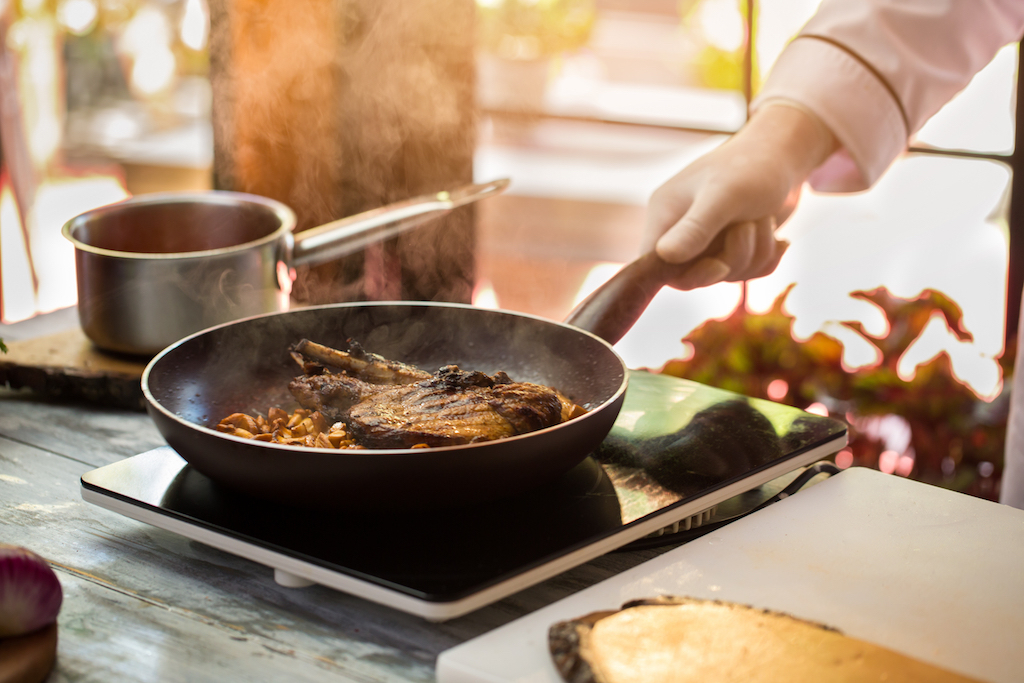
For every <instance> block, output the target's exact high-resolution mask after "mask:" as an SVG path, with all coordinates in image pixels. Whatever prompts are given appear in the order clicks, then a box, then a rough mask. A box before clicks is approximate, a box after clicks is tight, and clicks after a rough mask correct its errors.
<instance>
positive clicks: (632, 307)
mask: <svg viewBox="0 0 1024 683" xmlns="http://www.w3.org/2000/svg"><path fill="white" fill-rule="evenodd" d="M723 234H724V233H719V235H718V237H716V238H715V239H714V240H712V242H711V245H710V246H709V247H708V248H707V249H706V250H704V252H703V253H702V254H701V255H700V256H697V257H695V258H692V259H690V260H689V261H685V262H684V263H668V262H667V261H664V260H663V259H662V258H661V257H659V256H658V255H657V254H656V253H654V252H653V251H652V252H648V253H646V254H644V255H643V256H641V257H640V258H638V259H636V260H635V261H633V262H632V263H628V264H626V265H625V266H624V267H623V268H622V270H620V271H619V272H618V273H616V274H615V276H614V277H612V278H611V279H610V280H608V281H607V282H605V283H604V284H603V285H601V286H600V287H598V288H597V289H596V290H594V292H593V293H591V295H590V296H588V297H587V298H586V299H584V300H583V301H582V302H581V303H580V304H579V306H577V307H576V308H575V309H574V310H573V311H572V313H570V314H569V317H567V318H566V319H565V322H566V323H568V324H570V325H574V326H575V327H579V328H580V329H583V330H586V331H587V332H590V333H592V334H595V335H597V336H598V337H600V338H601V339H604V340H605V341H606V342H608V343H609V344H615V343H617V342H618V341H619V340H620V339H622V338H623V337H624V336H626V333H627V332H629V330H630V329H631V328H632V327H633V325H634V324H635V323H636V321H637V320H638V319H639V318H640V316H641V315H642V314H643V312H644V311H645V310H647V306H648V305H649V304H650V303H651V299H653V298H654V295H655V294H657V293H658V292H660V291H661V288H662V287H664V286H665V285H667V284H668V283H669V282H670V281H672V280H673V279H674V278H676V277H678V276H679V275H682V274H683V273H684V272H685V271H686V269H687V268H689V267H690V266H692V265H693V264H694V263H696V262H697V261H699V260H700V259H702V258H704V257H705V256H706V255H709V254H717V253H719V252H720V251H721V245H722V244H723V243H724V237H723Z"/></svg>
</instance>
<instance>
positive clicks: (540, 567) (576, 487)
mask: <svg viewBox="0 0 1024 683" xmlns="http://www.w3.org/2000/svg"><path fill="white" fill-rule="evenodd" d="M629 381H630V384H629V390H628V392H627V395H626V400H625V404H624V405H623V408H622V411H621V413H620V415H619V417H618V419H617V421H616V423H615V427H614V428H613V429H612V431H611V433H610V434H609V436H608V437H607V438H606V439H605V441H604V442H603V444H602V445H601V447H600V448H599V449H598V450H597V451H596V452H595V453H593V454H592V455H591V456H590V457H588V458H587V459H586V460H584V461H583V462H582V463H581V464H580V465H578V466H577V467H575V468H574V469H573V470H571V471H569V472H568V473H566V474H565V475H563V476H562V477H560V478H559V479H557V480H555V481H553V482H551V483H550V484H548V485H545V486H543V487H542V488H539V489H535V490H533V491H531V492H529V493H528V494H525V495H521V496H517V497H514V498H506V499H502V500H499V501H493V502H490V503H486V504H479V505H474V506H471V507H461V508H454V509H448V510H433V511H424V512H415V513H408V512H407V513H402V514H396V515H387V514H380V513H373V514H369V513H359V512H353V511H328V512H325V511H322V510H309V509H303V508H298V507H289V506H286V505H281V504H276V503H268V502H266V501H263V500H256V499H253V498H249V497H247V496H244V495H241V494H238V493H235V492H233V491H231V490H228V489H225V488H222V487H221V486H219V485H218V484H216V483H215V482H213V481H212V480H210V479H209V478H207V477H206V476H205V475H203V474H200V473H199V472H198V471H196V470H195V469H193V468H192V467H191V466H189V465H188V464H187V463H186V462H185V461H184V460H182V459H181V458H180V457H179V456H178V455H177V454H176V453H175V452H174V451H173V450H171V449H170V448H169V447H163V448H158V449H155V450H153V451H149V452H146V453H143V454H140V455H137V456H135V457H132V458H129V459H127V460H124V461H121V462H118V463H114V464H112V465H108V466H106V467H101V468H99V469H96V470H93V471H91V472H88V473H86V474H85V475H83V477H82V491H83V497H84V498H85V499H86V500H88V501H89V502H93V503H96V504H98V505H101V506H103V507H107V508H110V509H112V510H115V511H117V512H120V513H122V514H125V515H127V516H129V517H133V518H136V519H140V520H142V521H145V522H147V523H150V524H154V525H156V526H161V527H164V528H168V529H170V530H172V531H175V532H177V533H181V534H183V535H186V536H189V537H192V538H196V539H197V540H201V541H203V542H206V543H209V544H211V545H215V546H220V547H222V548H224V549H226V550H228V551H229V552H234V553H236V554H239V555H242V556H246V557H249V558H250V559H254V560H256V561H258V562H262V563H264V564H268V565H270V566H272V567H275V568H277V569H278V570H279V571H287V573H288V574H287V575H295V576H299V577H304V578H306V579H308V580H311V581H314V582H317V583H323V584H325V585H332V586H333V587H335V588H338V589H340V590H347V591H350V592H356V593H358V594H363V595H366V596H367V597H369V598H370V599H374V600H377V601H379V602H385V603H388V604H392V605H393V606H396V607H398V608H399V609H404V610H406V611H410V612H414V613H420V614H421V615H423V616H426V617H428V618H437V619H441V618H449V617H451V616H457V615H458V614H461V613H465V612H466V611H469V610H471V609H475V608H476V607H479V606H482V605H483V604H486V603H487V602H491V601H493V600H497V599H500V598H501V597H504V596H505V595H508V594H510V593H512V592H514V591H515V590H519V589H521V588H523V587H525V586H527V585H530V584H531V583H535V582H537V581H540V580H543V579H544V578H547V577H548V576H551V575H554V574H556V573H558V572H560V571H564V570H565V569H568V568H569V567H571V566H575V565H577V564H580V563H582V562H585V561H587V560H589V559H592V558H593V557H596V556H598V555H600V554H603V553H605V552H608V551H610V550H613V549H615V548H618V547H621V546H623V545H626V544H628V543H632V542H636V541H637V540H638V539H642V538H644V537H647V536H649V534H651V532H655V531H657V530H658V529H661V528H662V527H666V526H669V525H671V524H673V523H676V522H679V521H680V520H684V519H690V518H691V517H692V516H693V515H696V514H698V513H701V512H702V511H704V510H707V509H708V508H710V507H712V506H714V505H716V504H718V503H721V502H723V501H725V500H727V499H729V498H731V497H734V496H736V495H737V494H740V493H742V492H744V491H748V490H750V489H752V488H756V487H759V486H761V485H763V484H766V483H767V482H769V481H772V480H775V479H777V478H778V477H780V476H782V475H784V474H787V473H790V472H793V471H794V470H797V469H799V468H801V467H803V466H805V465H807V464H809V463H812V462H815V461H817V460H820V459H822V458H824V457H827V456H828V455H831V454H832V453H835V452H836V451H838V450H839V449H840V448H841V447H842V446H843V445H844V444H845V440H846V425H845V424H843V423H841V422H838V421H836V420H832V419H828V418H823V417H819V416H816V415H812V414H808V413H805V412H803V411H801V410H797V409H795V408H792V407H788V406H783V405H780V404H776V403H772V402H769V401H762V400H757V399H750V398H746V397H742V396H739V395H736V394H732V393H729V392H726V391H721V390H718V389H712V388H709V387H706V386H702V385H699V384H696V383H694V382H689V381H686V380H680V379H677V378H673V377H668V376H664V375H657V374H652V373H648V372H641V371H633V372H631V374H630V380H629ZM380 495H381V496H387V495H388V492H387V491H386V490H382V491H380ZM365 587H372V588H373V589H374V590H373V591H369V594H367V592H366V591H363V590H362V589H363V588H365Z"/></svg>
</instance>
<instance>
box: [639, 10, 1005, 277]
mask: <svg viewBox="0 0 1024 683" xmlns="http://www.w3.org/2000/svg"><path fill="white" fill-rule="evenodd" d="M1022 32H1024V2H1021V1H1020V0H825V2H824V3H823V4H822V6H821V7H820V9H819V10H818V12H817V14H815V16H814V17H813V18H812V19H811V20H810V21H809V22H808V24H807V26H806V27H805V28H804V29H803V31H801V33H800V35H799V36H798V37H797V38H796V39H795V40H794V41H793V42H792V43H791V44H790V45H789V46H788V47H787V48H786V50H785V51H784V52H783V53H782V55H781V56H780V57H779V60H778V61H777V62H776V65H775V67H774V68H773V69H772V73H771V74H770V76H769V78H768V80H767V82H766V83H765V86H764V88H763V89H762V91H761V94H760V95H759V97H758V98H757V99H756V100H755V102H754V103H753V107H752V109H753V113H752V115H751V118H750V120H749V121H748V123H747V124H746V125H745V126H744V128H743V129H741V130H740V131H739V132H738V133H737V134H736V135H735V136H733V138H732V139H730V140H729V141H728V142H727V143H725V144H724V145H722V146H721V147H719V148H718V149H716V150H714V151H713V152H711V153H709V154H708V155H706V156H704V157H702V158H701V159H699V160H697V161H696V162H695V163H694V164H692V165H690V166H688V167H687V168H685V169H683V171H682V172H680V173H679V174H678V175H676V176H675V177H673V178H672V179H670V180H669V181H668V182H667V183H665V185H663V186H662V187H661V188H659V189H658V190H657V191H655V193H654V195H653V196H652V198H651V201H650V205H649V214H648V223H647V231H646V233H645V246H646V247H647V248H649V249H651V248H655V249H656V250H657V252H658V254H659V255H660V256H661V257H662V258H664V259H665V260H667V261H669V262H676V263H678V262H682V261H685V260H688V259H690V258H693V257H694V256H695V255H697V254H699V253H700V252H701V251H703V250H704V248H706V247H707V245H708V244H709V243H710V242H711V240H712V239H713V238H714V237H715V235H717V234H718V233H719V232H721V231H722V230H726V229H727V230H728V232H727V233H726V235H727V237H726V242H725V244H726V246H725V249H724V250H723V252H722V253H720V254H717V255H716V257H715V258H706V259H703V260H702V261H701V262H700V263H699V264H698V265H697V266H696V267H695V268H693V269H691V271H690V272H689V273H688V274H686V275H684V276H682V278H680V279H679V280H678V281H676V282H675V283H674V284H676V286H679V287H681V288H684V289H688V288H693V287H698V286H704V285H708V284H711V283H713V282H717V281H719V280H723V279H728V280H743V279H749V278H752V277H758V276H760V275H765V274H767V273H768V272H771V270H773V269H774V268H775V265H776V264H777V263H778V260H779V258H781V255H782V251H783V249H784V245H783V244H781V243H778V242H776V241H775V239H774V237H773V234H772V231H773V230H774V228H775V227H776V226H777V225H779V224H781V223H782V221H783V220H785V218H786V217H787V216H788V215H789V212H790V211H791V210H792V207H793V204H794V202H795V198H796V196H797V194H798V192H799V190H800V187H801V186H802V185H803V183H804V182H805V181H810V184H811V185H812V187H814V188H815V189H819V190H826V191H856V190H863V189H866V188H867V187H870V185H871V184H873V183H874V182H875V181H876V180H877V179H878V178H879V177H880V176H881V175H882V173H883V172H884V171H885V170H886V169H887V168H888V166H889V164H890V163H892V161H893V159H895V158H896V157H897V156H898V155H899V154H900V153H901V152H902V151H903V150H904V149H905V148H906V144H907V140H908V139H909V137H910V135H911V134H912V133H914V132H916V131H917V130H918V129H919V128H920V127H921V126H922V125H923V124H924V123H925V122H926V121H927V120H928V118H930V117H931V116H932V115H933V114H934V113H935V112H936V111H938V109H939V108H940V107H941V106H942V105H943V104H944V103H945V102H946V101H948V99H949V98H951V97H952V96H953V95H955V94H956V93H957V92H959V91H960V90H961V89H963V87H965V86H966V85H967V83H969V82H970V79H971V78H972V77H973V75H974V74H975V73H976V72H977V71H978V70H980V69H981V68H982V67H984V66H985V65H986V64H987V63H988V62H989V61H990V60H991V59H992V57H993V56H994V55H995V53H996V52H997V51H998V50H999V48H1001V47H1002V46H1003V45H1005V44H1007V43H1009V42H1012V41H1013V40H1017V39H1019V38H1020V36H1021V33H1022ZM782 103H789V104H790V105H792V106H789V107H787V106H777V105H779V104H782ZM823 129H824V131H825V132H824V133H822V130H823Z"/></svg>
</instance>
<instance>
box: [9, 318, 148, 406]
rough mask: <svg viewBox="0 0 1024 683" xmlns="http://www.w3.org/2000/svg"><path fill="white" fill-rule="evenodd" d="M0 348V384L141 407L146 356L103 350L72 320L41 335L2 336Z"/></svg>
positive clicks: (63, 396) (64, 397)
mask: <svg viewBox="0 0 1024 683" xmlns="http://www.w3.org/2000/svg"><path fill="white" fill-rule="evenodd" d="M7 349H8V351H7V353H5V354H0V386H2V385H5V384H6V385H7V386H9V387H11V388H12V389H29V390H31V391H33V392H35V393H37V394H40V395H42V396H47V397H52V398H60V399H67V400H72V401H88V402H94V403H102V404H104V405H109V406H113V407H117V408H129V409H133V410H142V409H143V407H144V403H143V397H142V383H141V380H142V372H143V371H144V370H145V369H146V360H145V359H138V358H133V357H128V356H118V355H113V354H109V353H106V352H104V351H101V350H99V349H98V348H96V346H95V345H93V343H92V342H91V341H89V339H88V338H87V337H86V336H85V333H84V332H82V329H81V328H80V327H78V326H75V327H73V328H71V329H67V330H63V331H61V332H56V333H53V334H49V335H46V336H41V337H36V338H33V339H22V340H18V341H8V342H7Z"/></svg>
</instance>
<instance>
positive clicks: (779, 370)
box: [662, 286, 1014, 497]
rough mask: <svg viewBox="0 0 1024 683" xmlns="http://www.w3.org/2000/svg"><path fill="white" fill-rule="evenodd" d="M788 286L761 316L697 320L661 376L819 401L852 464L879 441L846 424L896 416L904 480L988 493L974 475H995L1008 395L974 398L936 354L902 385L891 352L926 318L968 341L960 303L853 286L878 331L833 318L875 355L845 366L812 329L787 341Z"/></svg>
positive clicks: (871, 458) (867, 460)
mask: <svg viewBox="0 0 1024 683" xmlns="http://www.w3.org/2000/svg"><path fill="white" fill-rule="evenodd" d="M791 289H792V286H791V287H790V288H788V289H787V290H786V291H785V292H783V293H782V294H781V295H780V296H779V297H778V298H777V299H776V300H775V302H774V303H773V305H772V308H771V310H769V311H768V312H766V313H763V314H753V313H750V312H749V311H747V309H746V308H745V307H744V306H742V305H741V306H739V307H737V308H736V310H735V311H733V313H732V314H731V315H730V316H729V317H727V318H725V319H723V320H709V321H707V322H705V323H704V324H703V325H701V326H700V327H698V328H696V329H695V330H693V332H691V333H690V334H689V335H688V336H687V337H686V338H684V340H683V341H684V342H686V343H688V344H690V345H691V346H692V347H693V356H692V357H691V358H689V359H686V360H683V359H677V360H672V361H670V362H668V363H667V364H666V365H665V366H664V367H663V368H662V372H664V373H666V374H669V375H674V376H677V377H685V378H687V379H691V380H694V381H696V382H700V383H702V384H707V385H709V386H715V387H719V388H723V389H727V390H729V391H734V392H737V393H740V394H744V395H747V396H752V397H757V398H769V395H768V387H769V385H771V384H772V383H773V382H775V385H774V388H775V389H776V391H779V388H780V387H785V395H784V396H781V397H780V395H779V394H778V393H773V396H772V400H775V401H778V402H780V403H787V404H790V405H794V406H797V407H799V408H807V407H808V406H809V405H810V404H811V403H815V402H820V403H823V404H824V405H826V406H827V407H828V408H829V411H830V413H831V414H832V415H833V416H836V417H839V418H841V419H844V420H846V421H847V422H848V423H850V424H851V430H850V433H851V435H850V442H851V447H852V449H853V451H854V454H855V457H856V460H855V462H856V464H861V465H868V466H875V465H877V462H878V455H879V453H880V452H881V450H882V445H880V444H876V443H868V441H867V440H866V437H865V436H864V435H863V434H859V433H858V432H857V429H856V427H855V425H856V424H858V423H859V421H861V420H862V419H863V418H868V417H872V416H887V415H896V416H899V417H901V418H903V419H904V420H905V421H906V422H907V423H908V424H909V426H910V430H911V448H912V449H913V453H914V456H915V465H914V470H913V473H912V476H914V477H915V478H917V479H921V480H924V481H929V482H931V483H938V484H942V485H948V486H950V487H951V488H956V489H957V490H964V491H966V492H968V493H975V494H977V495H986V496H988V497H993V496H994V495H995V494H994V493H993V491H994V489H992V488H991V486H989V488H985V487H984V485H983V484H984V481H982V480H983V479H985V477H982V476H980V475H978V474H977V472H978V471H979V470H980V471H985V470H989V471H990V473H991V474H993V475H995V477H998V474H999V470H1000V469H1001V464H1002V448H1003V444H1004V442H1005V427H1006V413H1007V406H1006V403H1007V401H1006V397H1007V394H1008V392H1006V391H1005V390H1004V392H1003V395H1002V396H1000V397H999V398H997V399H996V400H995V401H991V402H989V401H984V400H982V399H980V398H979V397H978V396H977V394H975V392H974V391H973V390H972V389H971V388H970V387H969V386H968V385H966V384H965V383H964V382H962V381H960V380H959V379H958V378H957V377H956V376H955V375H954V373H953V369H952V363H951V361H950V358H949V356H948V354H946V353H945V352H942V353H940V354H938V355H937V356H936V357H935V358H933V359H931V360H930V361H928V362H926V363H923V364H921V365H919V366H918V367H917V368H916V371H915V374H914V376H913V378H912V379H910V380H909V381H908V380H904V379H903V378H901V377H900V376H899V374H898V372H897V367H898V364H899V361H900V358H901V357H902V356H903V355H904V354H905V353H906V351H907V349H908V348H910V347H911V345H913V343H914V342H915V341H916V340H917V339H918V338H919V337H920V336H921V333H922V332H923V330H924V329H925V327H926V326H927V325H928V323H929V321H930V320H932V319H933V318H934V317H936V316H941V317H942V319H943V320H944V321H945V323H946V325H947V326H948V327H949V329H950V330H951V331H952V333H953V334H954V336H955V337H956V338H957V339H959V340H960V341H970V340H972V339H973V336H972V335H971V333H970V332H969V331H968V330H967V329H966V328H965V327H964V326H963V311H962V310H961V309H960V307H959V306H958V305H957V304H956V303H955V302H954V301H952V300H951V299H950V298H949V297H947V296H946V295H944V294H942V293H941V292H938V291H936V290H934V289H926V290H924V291H922V292H921V294H919V295H918V296H916V297H914V298H912V299H901V298H899V297H896V296H893V294H892V293H891V292H889V291H888V290H887V289H885V288H883V287H880V288H878V289H874V290H871V291H858V292H853V293H852V294H851V296H854V297H856V298H860V299H863V300H865V301H869V302H871V303H872V304H874V305H876V306H878V308H879V309H880V310H881V311H882V312H883V314H884V315H885V318H886V321H887V322H888V331H887V333H886V334H884V335H882V336H878V335H872V334H870V333H868V332H867V331H866V330H865V329H864V327H863V325H861V324H860V323H859V322H855V321H847V322H842V323H840V324H842V325H844V326H845V327H847V328H848V329H850V330H852V331H854V332H855V333H857V334H859V335H860V336H861V337H863V338H864V339H865V340H866V341H867V342H868V343H870V344H872V345H873V346H874V347H875V348H877V349H878V351H879V355H880V361H879V362H878V363H877V364H875V365H873V366H870V367H862V368H857V369H854V370H848V369H846V368H844V366H843V363H842V352H843V346H842V344H841V343H840V342H839V341H837V340H836V339H834V338H832V337H829V336H827V335H825V334H823V333H821V332H818V333H815V334H814V335H813V336H812V337H811V338H810V339H807V340H804V341H798V340H796V339H794V338H793V335H792V327H793V318H792V316H790V315H788V314H787V313H786V312H785V310H784V306H783V304H784V301H785V298H786V296H787V295H788V294H789V292H790V291H791ZM1007 346H1008V349H1009V350H1010V351H1009V352H1008V353H1004V354H1003V357H1002V358H1001V359H999V362H1000V365H1001V368H1002V370H1003V374H1004V376H1005V375H1007V374H1008V372H1007V371H1008V369H1009V368H1012V367H1013V358H1012V349H1013V348H1014V345H1013V344H1008V345H1007ZM777 380H781V381H782V382H784V384H782V383H780V382H778V381H777ZM991 480H992V477H991V476H990V477H989V478H988V481H989V484H991ZM979 482H982V483H981V484H979ZM972 487H974V488H973V489H972ZM979 487H980V488H979Z"/></svg>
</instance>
